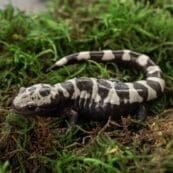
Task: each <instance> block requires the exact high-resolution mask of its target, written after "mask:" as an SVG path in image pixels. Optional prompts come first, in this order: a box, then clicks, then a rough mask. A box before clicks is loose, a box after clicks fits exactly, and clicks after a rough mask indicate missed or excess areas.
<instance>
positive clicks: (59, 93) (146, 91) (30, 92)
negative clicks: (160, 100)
mask: <svg viewBox="0 0 173 173" xmlns="http://www.w3.org/2000/svg"><path fill="white" fill-rule="evenodd" d="M83 60H94V61H97V62H115V63H124V64H129V65H130V66H131V67H134V66H136V67H138V68H139V69H141V70H142V71H143V72H144V74H145V76H146V79H145V80H138V81H134V82H122V81H118V80H116V79H100V78H92V77H91V78H88V77H80V78H74V79H70V80H67V81H65V82H62V83H56V84H54V85H50V84H43V83H39V84H35V85H32V86H30V87H27V88H24V87H22V88H21V89H20V91H19V93H18V95H17V96H16V97H15V98H14V100H13V107H14V109H15V110H16V111H17V112H18V113H22V114H26V115H33V114H48V113H50V112H56V111H58V114H60V112H61V111H62V112H63V111H64V110H65V112H67V113H68V116H69V120H70V121H71V122H73V123H75V122H76V121H77V119H78V118H82V117H85V118H88V119H90V120H104V119H107V118H108V117H109V116H111V117H112V119H117V118H119V116H121V115H127V114H132V115H135V116H136V117H137V118H139V119H143V118H144V116H145V107H144V106H143V105H144V103H145V102H148V101H150V100H153V99H156V98H157V97H158V96H159V95H160V94H162V93H163V92H164V88H165V81H164V79H163V78H162V71H161V69H160V67H159V66H157V65H156V64H155V63H154V62H153V61H152V60H151V59H150V58H149V57H148V56H147V55H145V54H140V53H137V52H133V51H130V50H118V51H112V50H104V51H85V52H79V53H74V54H71V55H68V56H66V57H63V58H62V59H60V60H58V61H57V62H56V63H55V64H54V65H53V66H52V67H50V68H49V70H53V69H57V68H59V67H62V66H64V65H67V64H72V63H75V62H79V61H83ZM59 111H60V112H59Z"/></svg>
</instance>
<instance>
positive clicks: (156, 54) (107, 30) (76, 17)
mask: <svg viewBox="0 0 173 173" xmlns="http://www.w3.org/2000/svg"><path fill="white" fill-rule="evenodd" d="M172 3H173V2H172V0H168V1H135V0H121V1H119V0H110V1H109V3H108V1H107V0H99V1H98V0H89V1H86V2H82V1H81V2H80V1H78V0H75V1H71V0H66V1H61V0H59V1H54V2H53V4H52V5H51V6H50V8H49V11H48V12H46V13H41V14H39V15H32V16H26V15H25V14H24V13H23V12H20V11H17V12H14V9H13V7H12V6H8V7H7V8H6V9H5V10H1V11H0V122H1V125H0V128H1V137H0V155H1V156H0V171H1V170H2V172H5V171H6V170H7V167H9V168H10V169H11V170H13V172H26V171H27V170H29V169H34V170H36V171H37V170H40V171H44V172H46V171H53V172H63V171H65V172H73V171H75V172H112V171H114V172H151V169H153V170H154V171H156V172H157V171H158V167H159V166H160V170H170V169H171V166H170V163H171V162H172V155H171V150H172V148H171V147H169V148H167V150H166V151H167V152H163V155H162V156H163V157H162V158H161V159H160V160H159V161H160V163H158V164H156V165H157V166H154V163H155V162H154V161H153V160H154V159H155V155H157V151H158V150H153V151H150V152H149V148H150V147H153V145H154V144H153V143H152V142H151V141H153V140H154V139H152V138H151V139H150V140H151V141H150V140H149V139H148V140H147V142H149V141H150V142H151V144H150V145H148V143H147V142H145V139H143V140H144V142H143V144H141V143H140V142H141V141H139V143H140V145H141V146H140V145H139V144H138V143H135V142H134V141H135V140H134V139H135V137H137V136H138V135H139V134H140V131H139V130H137V131H135V130H134V129H133V128H132V129H131V128H127V129H124V128H125V127H124V126H123V128H122V127H121V128H120V129H119V128H118V127H114V125H113V127H114V128H115V129H114V128H112V129H111V131H108V132H107V131H106V132H105V133H106V135H108V136H109V137H108V136H104V135H103V136H100V135H98V133H97V132H98V130H99V129H100V128H101V126H102V123H95V122H87V123H81V127H74V129H73V128H72V129H71V130H70V131H67V129H66V128H65V129H64V127H66V126H67V124H66V123H64V121H65V120H64V119H63V117H62V118H50V119H49V118H48V119H47V118H36V119H33V118H31V119H30V120H28V118H26V117H21V116H19V115H16V114H14V113H13V111H12V110H11V102H12V99H13V97H14V96H15V95H16V93H17V92H18V89H19V88H20V87H21V86H29V85H31V84H35V83H39V82H45V83H57V82H61V81H64V80H66V79H70V78H73V77H79V76H95V77H96V76H100V77H105V78H109V77H116V78H118V79H120V80H124V81H131V80H136V79H140V78H142V77H143V75H141V74H139V73H138V71H136V70H132V71H129V70H127V69H123V68H121V67H117V66H116V65H115V64H108V65H106V64H98V63H96V62H92V61H90V62H88V63H84V64H80V65H79V64H77V65H71V66H66V67H63V68H62V69H59V70H57V71H54V72H51V73H45V71H46V69H47V68H48V67H50V66H51V65H52V64H53V63H54V62H55V61H56V60H57V59H59V58H61V57H63V56H65V55H68V54H71V53H74V52H78V51H82V50H101V49H113V50H116V49H132V50H135V51H139V52H143V53H146V54H148V55H150V56H151V58H152V59H153V60H154V61H155V62H156V63H157V64H158V65H159V66H160V67H161V68H162V70H163V72H164V77H165V79H166V83H167V87H166V92H165V94H164V95H163V96H162V97H161V98H160V99H159V100H157V101H154V102H152V104H150V106H149V112H151V113H152V114H154V115H155V116H156V114H158V113H161V112H162V111H164V110H165V109H166V108H167V107H169V106H171V105H172V104H173V100H172V91H173V87H172V86H173V77H172V75H173V69H172V63H173V62H172V61H173V60H172V55H173V49H172V45H173V31H172V28H173V18H172V12H173V10H172V9H173V8H172ZM150 118H151V117H150ZM35 121H36V122H35ZM147 123H148V121H147V122H146V124H145V125H144V126H142V128H144V129H147V127H148V126H147V125H148V124H147ZM146 126H147V127H146ZM83 128H84V129H85V130H84V129H83ZM134 128H136V125H135V127H134ZM86 129H88V131H87V130H86ZM63 130H65V131H67V132H66V133H64V131H63ZM148 132H150V131H148ZM132 134H133V135H132ZM126 135H127V136H128V135H129V137H131V136H133V141H131V143H130V142H127V143H126V142H124V143H123V139H124V138H125V136H126ZM135 135H136V136H135ZM145 135H146V134H142V136H145ZM171 137H172V136H168V137H167V138H166V139H165V140H166V141H169V140H171ZM125 139H126V138H125ZM116 140H118V141H119V142H115V141H116ZM45 141H46V142H45ZM86 141H87V142H86ZM119 143H122V144H119ZM159 144H160V143H159ZM126 145H127V146H126ZM146 146H147V147H146ZM160 146H161V144H160ZM165 146H167V144H165ZM140 147H141V148H140ZM145 147H146V148H145ZM159 149H161V150H163V148H162V147H161V148H159ZM108 150H109V151H108ZM146 150H147V151H146ZM148 153H149V154H148ZM157 156H158V155H157ZM163 158H165V159H166V161H165V162H163V163H161V162H162V159H163ZM7 160H8V161H9V162H7ZM159 161H158V162H159ZM7 163H8V164H7Z"/></svg>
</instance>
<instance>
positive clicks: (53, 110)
mask: <svg viewBox="0 0 173 173" xmlns="http://www.w3.org/2000/svg"><path fill="white" fill-rule="evenodd" d="M12 108H13V110H14V111H15V112H16V113H18V114H22V115H43V116H44V115H52V114H53V113H56V112H57V109H56V108H55V107H49V108H47V107H45V108H43V107H42V108H40V107H37V108H36V109H33V110H26V109H25V108H23V109H21V108H19V107H17V106H14V105H13V106H12Z"/></svg>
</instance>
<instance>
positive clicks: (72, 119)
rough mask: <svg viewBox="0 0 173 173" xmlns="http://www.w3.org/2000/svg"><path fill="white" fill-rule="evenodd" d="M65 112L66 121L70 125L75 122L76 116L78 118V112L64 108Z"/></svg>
mask: <svg viewBox="0 0 173 173" xmlns="http://www.w3.org/2000/svg"><path fill="white" fill-rule="evenodd" d="M65 114H66V116H67V117H68V121H69V123H70V124H71V125H74V124H76V123H77V121H78V118H79V114H78V112H77V111H75V110H73V109H70V108H68V109H66V110H65Z"/></svg>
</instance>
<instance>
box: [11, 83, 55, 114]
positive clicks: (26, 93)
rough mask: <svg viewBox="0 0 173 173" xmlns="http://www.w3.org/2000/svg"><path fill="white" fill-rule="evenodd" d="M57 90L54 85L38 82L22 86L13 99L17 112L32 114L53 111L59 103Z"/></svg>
mask: <svg viewBox="0 0 173 173" xmlns="http://www.w3.org/2000/svg"><path fill="white" fill-rule="evenodd" d="M57 94H58V93H57V91H56V89H55V88H54V87H53V86H52V85H48V84H36V85H32V86H30V87H28V88H24V87H22V88H20V90H19V93H18V95H17V96H16V97H15V98H14V100H13V107H14V109H15V111H16V112H18V113H22V114H26V115H31V114H40V113H41V114H42V113H47V112H50V111H53V109H55V108H56V106H55V104H56V105H57V104H58V98H57Z"/></svg>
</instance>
